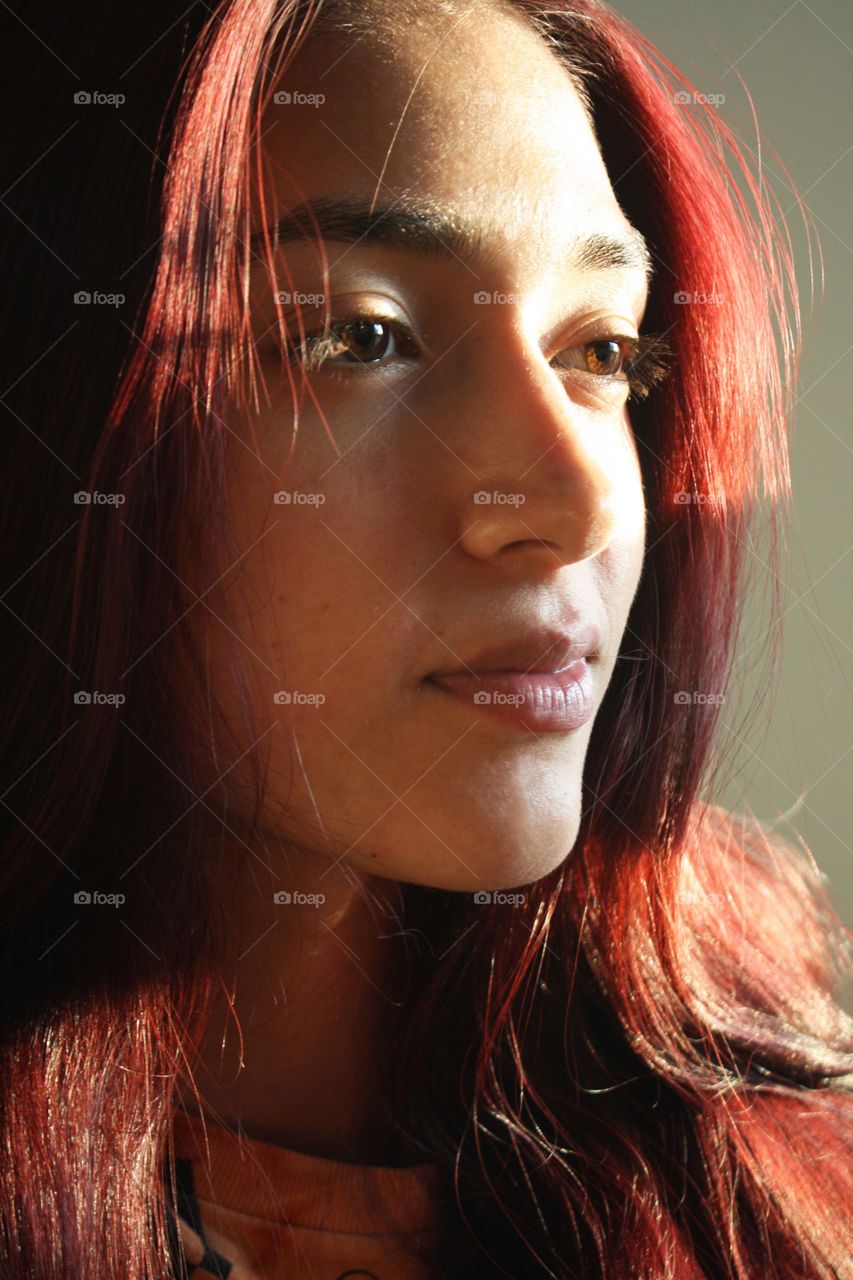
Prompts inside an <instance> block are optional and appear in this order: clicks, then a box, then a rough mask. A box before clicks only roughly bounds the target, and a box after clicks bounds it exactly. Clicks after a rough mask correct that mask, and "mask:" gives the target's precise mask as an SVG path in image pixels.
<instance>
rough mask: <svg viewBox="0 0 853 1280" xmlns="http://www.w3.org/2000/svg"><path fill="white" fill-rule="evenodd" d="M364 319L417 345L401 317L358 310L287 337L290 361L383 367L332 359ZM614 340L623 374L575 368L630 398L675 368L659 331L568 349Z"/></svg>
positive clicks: (596, 342)
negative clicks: (345, 332)
mask: <svg viewBox="0 0 853 1280" xmlns="http://www.w3.org/2000/svg"><path fill="white" fill-rule="evenodd" d="M364 322H367V323H368V324H370V325H381V326H382V327H384V328H385V329H387V330H390V331H391V333H392V334H393V335H394V336H395V337H396V336H398V335H404V337H405V340H406V342H409V343H411V344H413V345H415V344H414V339H413V338H412V335H411V334H410V333H409V331H408V330H407V329H406V328H405V326H404V325H402V324H400V323H399V321H397V320H392V319H391V318H390V317H388V316H382V315H370V314H367V313H359V314H357V315H352V316H347V317H345V318H344V319H331V320H330V322H329V324H328V327H326V328H321V329H314V330H312V331H311V332H309V333H307V334H306V335H305V338H304V340H303V342H301V343H298V342H294V341H292V340H291V339H288V342H287V352H288V356H289V359H290V361H291V363H302V364H303V365H304V367H305V369H306V370H313V371H316V370H318V369H319V368H320V367H321V366H325V370H326V372H329V373H332V375H333V376H344V377H347V376H349V372H350V371H352V372H355V371H356V370H358V371H359V373H366V372H370V370H371V369H372V368H375V367H376V366H377V365H379V367H380V368H381V367H384V363H387V358H385V357H379V358H378V359H376V360H358V359H353V360H352V361H347V362H345V363H343V364H341V363H338V364H330V363H329V361H330V360H331V358H332V356H333V355H335V354H345V352H337V353H336V352H334V350H333V348H334V344H335V339H336V331H337V330H339V329H345V328H347V327H353V326H355V325H358V324H363V323H364ZM337 341H338V342H340V339H337ZM611 343H619V344H620V345H621V346H622V348H623V361H624V362H625V366H626V367H625V368H623V370H622V371H621V373H620V374H605V373H595V372H594V371H593V370H590V369H574V372H576V373H581V374H585V375H586V376H587V377H590V378H592V379H594V380H595V382H597V383H601V382H604V383H607V384H610V385H612V384H614V383H615V384H617V385H619V386H624V385H625V384H627V386H628V399H629V400H630V399H632V398H633V399H637V400H645V399H646V397H647V396H648V395H649V393H650V392H651V391H652V390H653V389H654V387H656V386H658V385H659V384H660V383H661V382H663V381H664V380H665V379H666V378H667V377H668V376H669V374H670V373H671V371H672V363H673V358H674V353H673V351H672V348H671V347H670V346H669V344H668V343H667V342H666V341H665V339H664V337H663V335H662V334H659V333H645V334H640V335H639V336H638V337H634V336H633V335H626V334H606V335H604V336H603V337H601V338H593V339H590V340H588V341H587V342H582V343H579V344H578V345H577V346H575V347H569V348H566V350H567V351H581V350H586V349H591V348H595V347H601V346H606V345H608V344H611ZM626 348H627V353H626ZM560 354H563V353H560ZM611 354H615V353H611ZM383 362H384V363H383ZM341 370H346V371H347V372H346V373H344V374H343V375H341Z"/></svg>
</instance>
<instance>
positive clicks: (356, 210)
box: [250, 197, 654, 283]
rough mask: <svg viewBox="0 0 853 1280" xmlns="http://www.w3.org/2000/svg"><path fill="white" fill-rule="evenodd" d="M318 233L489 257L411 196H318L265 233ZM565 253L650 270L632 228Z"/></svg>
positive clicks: (258, 242)
mask: <svg viewBox="0 0 853 1280" xmlns="http://www.w3.org/2000/svg"><path fill="white" fill-rule="evenodd" d="M317 231H319V232H320V233H321V234H322V236H323V238H324V239H327V240H339V241H343V242H345V243H349V244H357V243H359V244H368V245H377V244H378V245H385V246H387V247H388V248H391V249H399V250H402V251H403V252H406V253H416V254H421V255H423V256H431V257H443V258H450V257H455V258H457V259H459V260H460V261H461V262H463V263H464V264H465V265H466V266H473V265H474V264H475V263H476V262H478V261H479V262H482V261H483V259H484V257H485V256H487V255H486V254H485V253H484V245H483V233H482V230H481V229H480V228H479V227H477V226H475V225H473V224H471V223H470V222H467V221H465V220H463V219H460V218H458V217H457V216H455V215H454V214H452V213H450V212H448V211H446V210H443V209H440V208H436V207H432V206H430V205H429V204H424V203H422V202H417V201H411V200H400V201H397V202H395V203H394V204H392V205H386V206H379V207H378V208H374V209H373V210H372V211H371V209H370V206H369V205H367V204H363V203H361V202H359V201H357V200H350V199H345V198H337V197H320V198H316V199H313V200H309V201H305V202H303V203H302V204H299V205H296V206H295V207H294V208H293V209H290V210H289V211H288V212H287V213H286V214H285V215H284V216H283V217H282V218H281V220H280V221H279V222H278V224H277V225H276V226H275V227H272V228H270V230H269V234H270V236H271V239H272V242H273V245H275V244H281V243H284V242H285V241H288V240H298V239H302V238H306V239H307V238H310V237H311V236H312V235H314V234H316V232H317ZM266 234H267V233H266V232H264V231H258V232H256V233H255V234H254V235H253V236H252V237H251V242H250V243H251V247H252V251H253V253H255V252H257V250H258V249H260V248H261V247H262V246H263V244H264V241H265V238H266ZM568 255H569V265H570V266H573V267H575V268H577V269H579V270H582V271H584V270H585V271H611V270H614V269H615V270H623V271H632V270H633V271H641V272H642V273H643V275H644V276H645V279H646V282H647V283H648V282H649V281H650V280H651V277H652V274H653V271H654V268H653V265H652V257H651V253H650V252H649V247H648V245H647V243H646V241H645V239H644V237H643V236H642V235H641V234H640V232H639V231H637V229H636V228H635V227H628V228H626V229H625V231H624V232H620V233H619V234H618V235H617V234H610V233H605V232H601V231H594V232H590V233H587V234H581V235H578V236H576V237H575V238H574V239H572V240H570V242H569V244H568Z"/></svg>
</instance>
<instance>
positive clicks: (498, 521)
mask: <svg viewBox="0 0 853 1280" xmlns="http://www.w3.org/2000/svg"><path fill="white" fill-rule="evenodd" d="M506 328H509V326H508V325H507V326H506ZM484 346H488V348H489V349H490V351H491V352H492V353H494V350H495V349H499V350H500V351H501V353H502V358H501V360H500V361H499V362H497V361H495V360H494V358H493V354H492V360H491V362H490V363H489V365H488V369H487V368H485V367H480V368H478V369H477V370H476V373H475V374H474V376H473V378H472V382H473V383H474V384H475V385H476V392H473V393H472V396H471V400H470V402H469V403H468V405H467V407H466V409H465V411H464V452H463V451H462V450H461V449H460V448H459V447H458V446H457V449H456V452H457V453H458V454H459V455H460V456H461V458H462V460H463V461H464V462H465V463H466V464H467V466H468V467H469V468H470V470H468V471H466V472H465V480H466V485H467V493H466V496H465V498H464V499H463V501H462V516H461V529H460V533H461V537H460V545H461V547H462V548H463V549H464V550H465V551H467V552H468V554H469V555H472V556H476V557H478V558H480V559H483V560H490V561H493V560H497V559H501V560H503V561H506V562H507V563H508V562H509V561H510V560H513V561H518V562H519V563H521V561H522V560H524V561H525V562H527V561H528V560H529V559H530V558H531V557H532V558H534V559H536V560H537V561H541V562H542V564H543V565H544V566H551V567H558V566H559V565H562V564H573V563H576V562H579V561H582V560H587V559H589V558H591V557H593V556H596V555H599V554H600V553H601V552H602V551H604V550H605V548H606V547H607V546H608V545H609V544H610V542H611V541H612V540H613V538H614V536H615V535H616V533H617V530H618V531H620V532H621V531H622V530H623V529H625V530H626V531H627V526H629V525H630V526H632V527H634V526H637V525H638V524H642V522H643V521H644V519H645V511H644V506H643V495H642V484H641V481H640V478H639V468H638V464H637V456H636V452H635V449H634V446H633V443H632V437H631V434H630V426H629V423H628V414H627V410H626V409H621V410H620V409H619V408H618V407H617V406H616V405H613V407H612V408H610V409H608V410H606V411H605V409H604V408H603V406H602V405H599V407H597V408H595V409H593V408H590V407H588V406H587V405H586V404H584V403H583V402H582V399H581V396H582V393H580V394H579V392H578V390H577V384H575V387H574V388H572V387H571V386H570V385H569V384H565V385H564V384H563V383H562V382H561V381H560V379H559V378H558V376H557V375H556V374H555V373H554V371H553V369H552V368H551V367H550V365H549V364H548V361H547V360H546V358H545V356H544V354H543V353H542V351H541V350H540V348H539V347H538V345H537V344H536V343H532V344H531V343H530V342H529V341H526V340H524V339H523V338H522V337H521V336H520V335H519V333H518V331H517V330H515V331H514V332H513V333H512V335H510V334H509V333H506V331H505V334H504V338H503V341H502V343H501V345H500V347H498V348H496V347H495V346H493V344H492V342H491V341H490V342H489V343H488V344H484ZM478 364H479V362H478ZM484 388H487V389H488V397H487V399H485V400H484V396H483V389H484ZM473 477H476V479H473Z"/></svg>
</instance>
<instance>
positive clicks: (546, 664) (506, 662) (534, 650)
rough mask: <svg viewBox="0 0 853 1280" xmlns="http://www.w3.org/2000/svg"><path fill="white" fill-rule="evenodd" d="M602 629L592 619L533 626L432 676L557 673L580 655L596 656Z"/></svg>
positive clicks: (599, 648)
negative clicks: (558, 626)
mask: <svg viewBox="0 0 853 1280" xmlns="http://www.w3.org/2000/svg"><path fill="white" fill-rule="evenodd" d="M600 650H601V632H600V630H599V628H598V627H597V626H596V625H595V624H594V623H592V622H582V621H577V622H576V623H573V624H572V625H571V627H567V628H565V629H563V628H554V627H548V626H545V627H534V628H528V629H527V630H524V631H519V632H517V633H516V635H515V636H513V637H509V636H508V637H507V638H506V639H505V640H502V641H500V642H499V643H497V644H489V645H485V646H484V647H483V648H481V649H477V650H475V651H474V652H472V653H471V655H470V656H469V657H467V658H466V659H465V660H464V661H462V662H461V663H460V664H459V665H458V666H456V667H452V668H447V669H446V670H444V671H434V672H433V673H432V674H433V675H435V676H445V675H465V674H468V675H470V674H472V673H473V674H478V673H479V672H482V671H522V672H525V673H526V672H531V671H536V672H543V671H547V672H552V673H553V672H556V671H562V670H564V668H566V667H568V666H570V665H571V664H572V663H573V662H577V660H578V659H579V658H590V657H595V658H597V657H598V656H599V654H600Z"/></svg>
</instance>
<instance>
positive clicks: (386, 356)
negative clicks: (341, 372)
mask: <svg viewBox="0 0 853 1280" xmlns="http://www.w3.org/2000/svg"><path fill="white" fill-rule="evenodd" d="M288 350H289V352H290V356H291V359H292V360H294V361H299V362H300V363H302V364H303V365H304V366H305V368H306V369H318V368H320V366H321V365H333V366H336V367H340V366H341V365H344V366H350V367H353V366H358V365H362V366H364V365H376V364H382V363H385V362H387V361H389V360H392V359H395V358H400V357H403V356H406V357H412V356H415V355H417V353H418V347H417V344H416V343H415V341H414V339H413V338H412V335H411V334H410V333H409V332H408V330H406V329H405V328H404V327H403V325H401V324H399V322H398V321H396V320H389V319H388V318H386V317H383V316H366V315H361V316H349V317H347V318H346V319H344V320H332V321H331V322H330V323H329V325H328V326H327V327H326V328H324V329H315V330H313V331H312V332H311V333H307V334H306V335H305V338H304V340H303V341H302V342H301V343H300V342H293V341H290V342H288Z"/></svg>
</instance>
